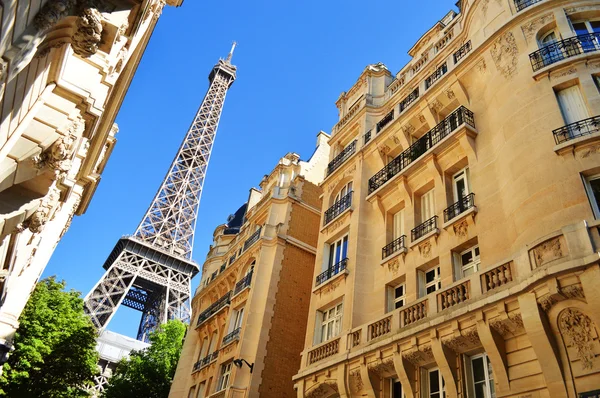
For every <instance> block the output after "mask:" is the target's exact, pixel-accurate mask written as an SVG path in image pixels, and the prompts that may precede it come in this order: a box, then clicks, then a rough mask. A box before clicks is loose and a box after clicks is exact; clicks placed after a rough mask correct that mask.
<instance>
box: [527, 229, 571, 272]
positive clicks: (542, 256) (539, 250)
mask: <svg viewBox="0 0 600 398" xmlns="http://www.w3.org/2000/svg"><path fill="white" fill-rule="evenodd" d="M561 240H562V237H561V236H557V237H555V238H552V239H549V240H547V241H545V242H542V243H540V244H539V245H537V246H535V247H534V248H533V249H532V250H531V251H530V253H531V257H532V262H533V265H534V266H535V267H534V268H537V267H541V266H543V265H544V264H547V263H549V262H551V261H554V260H556V259H559V258H562V257H564V256H565V255H566V253H565V251H564V249H565V247H563V244H562V242H561Z"/></svg>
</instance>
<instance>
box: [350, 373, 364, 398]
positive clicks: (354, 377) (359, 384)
mask: <svg viewBox="0 0 600 398" xmlns="http://www.w3.org/2000/svg"><path fill="white" fill-rule="evenodd" d="M363 387H364V384H363V381H362V376H361V375H360V369H356V370H352V371H350V388H351V389H352V390H353V391H354V392H358V391H360V390H362V389H363Z"/></svg>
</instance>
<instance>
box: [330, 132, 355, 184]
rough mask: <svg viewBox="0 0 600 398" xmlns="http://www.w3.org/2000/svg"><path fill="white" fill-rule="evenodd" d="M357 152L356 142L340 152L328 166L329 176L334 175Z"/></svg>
mask: <svg viewBox="0 0 600 398" xmlns="http://www.w3.org/2000/svg"><path fill="white" fill-rule="evenodd" d="M354 152H356V140H354V141H352V142H351V143H350V144H348V145H347V146H346V148H344V150H343V151H342V152H340V153H339V154H338V155H337V156H336V157H335V158H333V160H332V161H331V162H329V164H328V165H327V175H330V174H331V173H333V172H334V171H335V170H336V169H337V168H338V167H340V166H341V165H342V164H344V162H345V161H346V160H348V158H349V157H350V156H352V155H353V154H354Z"/></svg>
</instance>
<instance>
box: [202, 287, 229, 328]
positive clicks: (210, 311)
mask: <svg viewBox="0 0 600 398" xmlns="http://www.w3.org/2000/svg"><path fill="white" fill-rule="evenodd" d="M230 302H231V290H230V291H228V292H227V293H225V295H223V296H222V297H221V298H219V299H218V300H217V301H215V302H214V303H212V304H211V305H210V306H209V307H208V308H207V309H205V310H204V311H202V312H201V313H200V315H198V323H197V324H196V326H200V325H201V324H202V322H204V321H206V320H207V319H208V318H210V317H211V316H213V315H214V314H216V313H217V312H219V311H220V310H221V309H222V308H223V307H225V306H226V305H228V304H229V303H230Z"/></svg>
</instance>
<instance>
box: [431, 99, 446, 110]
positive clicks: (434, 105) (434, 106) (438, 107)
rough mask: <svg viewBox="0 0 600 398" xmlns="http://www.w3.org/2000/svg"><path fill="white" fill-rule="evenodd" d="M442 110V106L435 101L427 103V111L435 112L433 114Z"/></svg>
mask: <svg viewBox="0 0 600 398" xmlns="http://www.w3.org/2000/svg"><path fill="white" fill-rule="evenodd" d="M443 108H444V105H443V104H442V103H441V102H440V101H438V100H437V99H434V100H433V101H431V102H430V103H429V109H431V110H433V111H435V112H439V111H441V110H442V109H443Z"/></svg>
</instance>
